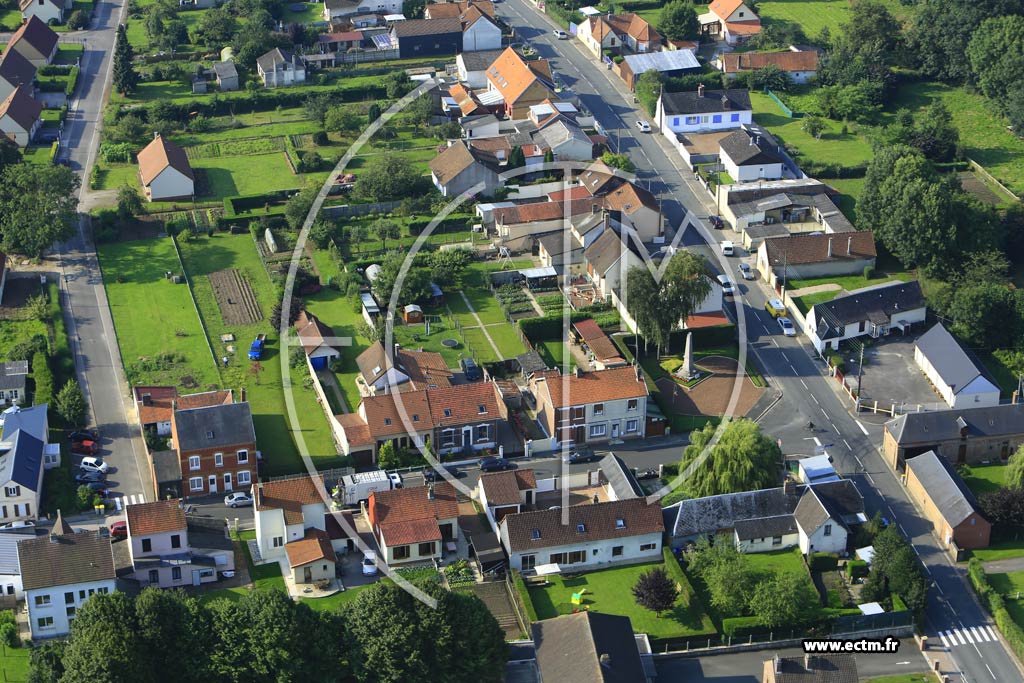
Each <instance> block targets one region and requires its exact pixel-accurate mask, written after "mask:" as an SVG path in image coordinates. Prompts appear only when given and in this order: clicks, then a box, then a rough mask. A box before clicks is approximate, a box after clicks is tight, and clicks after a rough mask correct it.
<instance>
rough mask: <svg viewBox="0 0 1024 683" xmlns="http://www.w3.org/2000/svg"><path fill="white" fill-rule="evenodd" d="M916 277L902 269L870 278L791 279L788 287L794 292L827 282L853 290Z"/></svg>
mask: <svg viewBox="0 0 1024 683" xmlns="http://www.w3.org/2000/svg"><path fill="white" fill-rule="evenodd" d="M913 279H914V274H913V273H911V272H909V271H901V272H895V273H884V274H883V273H879V274H878V275H877V276H876V277H874V278H872V279H870V280H868V279H865V278H864V276H863V275H843V276H838V277H820V278H812V279H808V280H796V279H791V280H789V284H788V285H787V288H788V290H789V291H791V292H793V291H796V290H798V289H803V288H804V287H815V286H817V285H825V284H829V283H832V284H837V285H839V286H840V287H841V288H842V289H845V290H846V291H847V292H852V291H853V290H855V289H861V288H863V287H872V286H876V285H880V284H883V283H885V282H895V281H896V280H900V281H901V282H909V281H911V280H913Z"/></svg>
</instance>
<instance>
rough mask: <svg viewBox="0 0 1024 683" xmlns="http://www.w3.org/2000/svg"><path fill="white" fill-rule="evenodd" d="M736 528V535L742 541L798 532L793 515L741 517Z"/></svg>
mask: <svg viewBox="0 0 1024 683" xmlns="http://www.w3.org/2000/svg"><path fill="white" fill-rule="evenodd" d="M734 529H735V531H736V537H737V538H739V540H741V541H749V540H751V539H754V538H771V537H772V536H785V535H787V534H795V533H796V520H795V519H794V518H793V515H776V516H774V517H758V518H757V519H741V520H739V521H738V522H736V524H735V526H734Z"/></svg>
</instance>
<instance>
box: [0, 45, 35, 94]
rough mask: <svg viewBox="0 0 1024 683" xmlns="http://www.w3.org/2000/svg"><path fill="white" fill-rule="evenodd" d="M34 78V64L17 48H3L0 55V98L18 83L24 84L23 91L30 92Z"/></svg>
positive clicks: (12, 89)
mask: <svg viewBox="0 0 1024 683" xmlns="http://www.w3.org/2000/svg"><path fill="white" fill-rule="evenodd" d="M35 79H36V66H35V64H33V63H32V62H30V61H29V60H28V59H27V58H25V57H24V56H22V54H21V53H20V52H18V51H17V50H11V49H7V50H4V53H3V56H0V100H5V99H7V96H8V95H10V94H11V93H12V92H14V91H15V89H16V88H17V87H18V86H19V85H23V86H25V92H27V93H29V94H31V93H32V88H33V84H34V82H35Z"/></svg>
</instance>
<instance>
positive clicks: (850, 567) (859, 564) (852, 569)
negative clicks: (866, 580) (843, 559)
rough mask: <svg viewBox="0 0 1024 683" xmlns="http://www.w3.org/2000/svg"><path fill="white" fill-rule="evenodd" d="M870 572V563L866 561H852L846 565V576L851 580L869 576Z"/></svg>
mask: <svg viewBox="0 0 1024 683" xmlns="http://www.w3.org/2000/svg"><path fill="white" fill-rule="evenodd" d="M868 571H869V570H868V563H867V562H865V561H864V560H850V561H849V562H847V563H846V575H847V576H849V577H850V578H851V579H859V578H861V577H864V576H867V575H868Z"/></svg>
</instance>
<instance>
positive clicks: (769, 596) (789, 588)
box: [750, 572, 818, 628]
mask: <svg viewBox="0 0 1024 683" xmlns="http://www.w3.org/2000/svg"><path fill="white" fill-rule="evenodd" d="M817 604H818V595H817V593H816V592H815V591H814V588H813V586H812V585H811V584H810V583H809V582H808V580H807V575H806V574H800V573H797V572H777V573H775V574H773V575H772V576H771V577H769V578H767V579H764V580H762V581H761V582H760V583H758V584H757V588H756V589H755V590H754V591H753V593H752V594H751V595H750V610H751V611H752V612H753V613H754V614H755V615H756V616H757V617H758V619H760V621H761V623H762V624H763V625H764V626H767V627H769V628H785V627H787V626H797V625H800V624H803V623H805V622H806V620H807V616H808V614H809V613H810V612H811V611H812V610H813V609H814V608H815V607H816V606H817Z"/></svg>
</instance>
